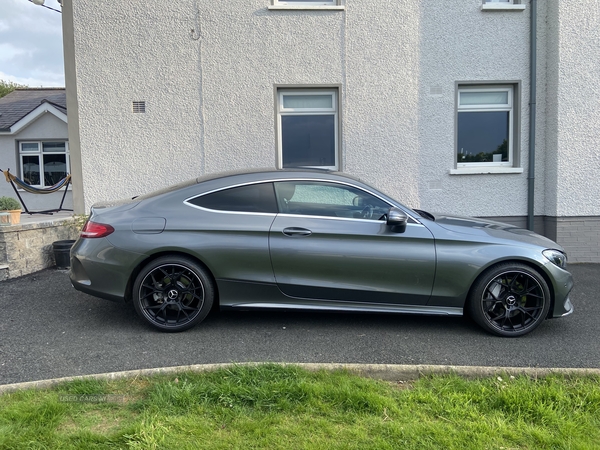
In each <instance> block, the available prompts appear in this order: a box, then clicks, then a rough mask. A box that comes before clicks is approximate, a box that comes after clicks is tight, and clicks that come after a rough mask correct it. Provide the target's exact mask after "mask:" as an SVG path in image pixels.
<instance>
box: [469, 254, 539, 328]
mask: <svg viewBox="0 0 600 450" xmlns="http://www.w3.org/2000/svg"><path fill="white" fill-rule="evenodd" d="M549 308H550V290H549V289H548V284H547V283H546V281H545V280H544V278H543V277H542V276H541V275H540V274H539V273H538V272H537V271H536V270H534V269H532V268H531V267H529V266H527V265H525V264H520V263H505V264H499V265H497V266H494V267H491V268H490V269H488V270H487V271H486V272H484V273H483V274H482V275H481V276H480V277H479V278H478V279H477V281H476V282H475V284H474V285H473V288H472V289H471V294H470V296H469V299H468V301H467V309H468V312H469V313H470V314H471V317H472V318H473V319H474V320H475V322H477V323H478V324H479V325H481V326H482V327H483V328H484V329H486V330H488V331H490V332H491V333H493V334H496V335H498V336H505V337H516V336H522V335H524V334H527V333H529V332H531V331H533V330H534V329H535V328H537V327H538V326H539V325H540V324H541V323H542V322H543V321H544V319H545V318H546V316H547V315H548V310H549Z"/></svg>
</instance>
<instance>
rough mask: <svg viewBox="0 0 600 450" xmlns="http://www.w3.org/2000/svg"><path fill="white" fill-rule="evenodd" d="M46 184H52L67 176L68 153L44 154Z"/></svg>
mask: <svg viewBox="0 0 600 450" xmlns="http://www.w3.org/2000/svg"><path fill="white" fill-rule="evenodd" d="M43 159H44V184H45V185H46V186H52V185H54V184H56V183H58V182H59V181H60V180H62V179H63V178H64V177H66V176H67V155H44V156H43Z"/></svg>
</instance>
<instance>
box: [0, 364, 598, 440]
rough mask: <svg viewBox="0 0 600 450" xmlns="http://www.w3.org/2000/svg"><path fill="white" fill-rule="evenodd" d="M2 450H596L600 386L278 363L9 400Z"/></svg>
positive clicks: (2, 417)
mask: <svg viewBox="0 0 600 450" xmlns="http://www.w3.org/2000/svg"><path fill="white" fill-rule="evenodd" d="M0 448H1V449H58V448H60V449H71V448H81V449H94V448H131V449H154V448H164V449H179V448H182V449H198V448H200V449H201V448H207V449H219V448H223V449H230V448H239V449H252V448H269V449H278V448H282V449H337V448H339V449H364V448H376V449H413V448H414V449H436V448H439V449H506V450H508V449H563V448H564V449H595V448H600V378H599V377H592V376H590V377H564V376H548V377H545V378H540V379H531V378H528V377H525V376H519V377H516V378H515V377H509V376H500V377H494V378H487V379H481V380H465V379H463V378H460V377H457V376H427V377H423V378H420V379H419V380H417V381H410V382H404V383H388V382H382V381H375V380H372V379H366V378H360V377H358V376H356V375H353V374H350V373H348V372H344V371H335V372H328V371H319V372H309V371H306V370H304V369H301V368H298V367H294V366H279V365H274V364H268V365H260V366H254V367H251V366H235V367H231V368H228V369H221V370H218V371H214V372H209V373H189V372H188V373H181V374H177V375H168V376H167V375H161V376H155V377H144V378H135V379H131V378H130V379H120V380H115V381H98V380H83V381H81V380H80V381H73V382H69V383H65V384H62V385H59V386H57V387H55V388H52V389H46V390H28V391H19V392H13V393H9V394H3V395H1V396H0Z"/></svg>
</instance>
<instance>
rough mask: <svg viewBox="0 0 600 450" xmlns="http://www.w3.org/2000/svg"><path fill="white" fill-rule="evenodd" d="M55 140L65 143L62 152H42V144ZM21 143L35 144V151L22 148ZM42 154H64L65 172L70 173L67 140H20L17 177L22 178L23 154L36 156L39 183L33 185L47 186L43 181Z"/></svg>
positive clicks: (54, 141)
mask: <svg viewBox="0 0 600 450" xmlns="http://www.w3.org/2000/svg"><path fill="white" fill-rule="evenodd" d="M57 142H60V143H64V144H65V151H64V152H44V144H45V143H57ZM23 144H36V145H37V150H36V151H26V150H23ZM44 155H65V161H66V171H67V174H69V173H71V167H70V161H69V159H70V158H69V142H68V141H64V140H52V139H48V140H43V141H20V142H19V178H21V179H22V180H24V170H23V156H37V158H38V166H39V171H40V184H35V185H33V186H36V187H49V186H48V185H46V182H45V180H44V176H43V174H44V163H43V160H44V159H43V156H44ZM24 181H25V180H24Z"/></svg>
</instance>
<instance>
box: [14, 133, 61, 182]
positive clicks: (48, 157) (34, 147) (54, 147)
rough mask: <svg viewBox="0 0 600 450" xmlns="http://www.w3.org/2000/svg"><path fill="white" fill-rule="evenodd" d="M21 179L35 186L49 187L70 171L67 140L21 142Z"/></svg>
mask: <svg viewBox="0 0 600 450" xmlns="http://www.w3.org/2000/svg"><path fill="white" fill-rule="evenodd" d="M19 164H20V168H21V177H20V178H21V179H22V180H23V181H25V182H26V183H27V184H30V185H33V186H41V187H48V186H53V185H54V184H56V183H58V182H59V181H60V180H62V179H63V178H64V177H66V176H67V174H68V173H69V146H68V143H67V142H65V141H37V142H32V141H27V142H20V143H19Z"/></svg>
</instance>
